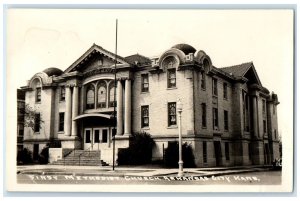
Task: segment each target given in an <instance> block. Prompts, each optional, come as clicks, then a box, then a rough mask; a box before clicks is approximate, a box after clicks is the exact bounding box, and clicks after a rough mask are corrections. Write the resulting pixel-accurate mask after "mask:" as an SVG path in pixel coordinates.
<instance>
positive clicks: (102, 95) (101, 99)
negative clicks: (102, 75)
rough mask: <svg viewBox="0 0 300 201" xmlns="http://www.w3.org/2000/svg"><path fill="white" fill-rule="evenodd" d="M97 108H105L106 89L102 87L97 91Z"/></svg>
mask: <svg viewBox="0 0 300 201" xmlns="http://www.w3.org/2000/svg"><path fill="white" fill-rule="evenodd" d="M98 107H100V108H105V107H106V88H105V87H104V86H100V87H99V89H98Z"/></svg>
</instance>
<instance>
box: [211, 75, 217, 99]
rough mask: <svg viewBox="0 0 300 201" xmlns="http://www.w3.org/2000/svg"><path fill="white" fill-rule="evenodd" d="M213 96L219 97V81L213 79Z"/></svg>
mask: <svg viewBox="0 0 300 201" xmlns="http://www.w3.org/2000/svg"><path fill="white" fill-rule="evenodd" d="M212 80H213V85H212V86H213V95H214V96H218V80H217V79H216V78H213V79H212Z"/></svg>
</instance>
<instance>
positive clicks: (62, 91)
mask: <svg viewBox="0 0 300 201" xmlns="http://www.w3.org/2000/svg"><path fill="white" fill-rule="evenodd" d="M65 99H66V88H65V87H61V88H60V101H64V100H65Z"/></svg>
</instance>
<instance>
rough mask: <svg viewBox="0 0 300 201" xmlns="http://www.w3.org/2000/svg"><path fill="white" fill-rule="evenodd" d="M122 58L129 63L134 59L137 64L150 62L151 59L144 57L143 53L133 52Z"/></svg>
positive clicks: (133, 61)
mask: <svg viewBox="0 0 300 201" xmlns="http://www.w3.org/2000/svg"><path fill="white" fill-rule="evenodd" d="M124 59H125V61H127V62H128V63H130V64H135V62H136V61H137V62H138V63H139V64H147V63H151V59H149V58H148V57H145V56H143V55H140V54H133V55H130V56H128V57H125V58H124Z"/></svg>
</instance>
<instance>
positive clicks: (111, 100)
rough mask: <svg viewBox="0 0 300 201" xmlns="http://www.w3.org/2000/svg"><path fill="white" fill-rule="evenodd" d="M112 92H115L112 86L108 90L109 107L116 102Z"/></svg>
mask: <svg viewBox="0 0 300 201" xmlns="http://www.w3.org/2000/svg"><path fill="white" fill-rule="evenodd" d="M114 92H115V87H114V86H112V87H110V90H109V107H114V106H115V104H114V103H116V102H114Z"/></svg>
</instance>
